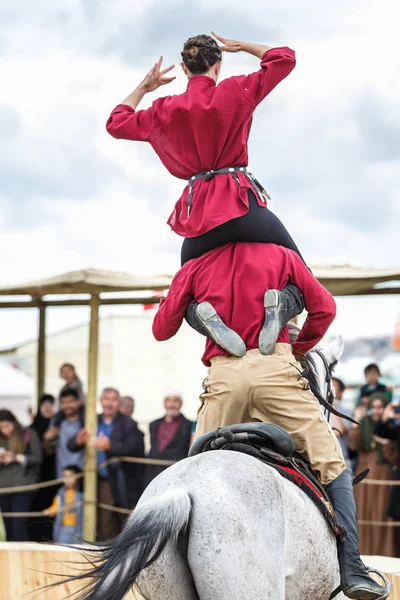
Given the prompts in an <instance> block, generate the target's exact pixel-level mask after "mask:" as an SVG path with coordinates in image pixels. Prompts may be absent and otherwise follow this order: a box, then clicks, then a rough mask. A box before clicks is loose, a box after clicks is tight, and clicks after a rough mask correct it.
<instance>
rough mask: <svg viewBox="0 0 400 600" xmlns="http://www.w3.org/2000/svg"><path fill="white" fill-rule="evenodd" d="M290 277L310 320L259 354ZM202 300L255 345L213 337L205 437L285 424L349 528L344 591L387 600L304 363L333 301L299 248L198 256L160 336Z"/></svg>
mask: <svg viewBox="0 0 400 600" xmlns="http://www.w3.org/2000/svg"><path fill="white" fill-rule="evenodd" d="M289 280H290V281H292V282H293V284H294V285H296V286H297V287H298V288H299V290H300V291H301V293H302V295H303V297H304V300H305V306H306V309H307V311H308V316H307V319H306V321H305V323H304V325H303V328H302V329H301V331H300V333H299V335H298V337H297V340H296V341H295V342H294V343H293V344H292V345H290V344H289V335H288V329H287V327H286V326H284V327H283V329H282V331H281V332H280V333H279V336H278V340H277V344H276V346H275V349H274V352H273V353H272V354H271V355H268V356H265V355H264V354H262V353H261V352H260V350H259V349H258V343H259V337H260V336H259V332H260V330H262V329H263V328H264V327H265V325H266V323H268V318H267V317H268V315H266V314H265V313H266V310H265V307H264V302H263V300H264V295H265V291H266V290H268V289H271V288H274V289H282V288H283V287H284V285H285V284H286V282H287V281H289ZM193 299H194V300H195V301H196V302H197V303H199V307H202V306H203V305H204V304H205V305H206V306H207V305H208V306H211V307H212V309H213V311H214V314H215V318H216V319H217V320H219V321H220V322H221V323H222V324H223V325H224V324H225V323H226V325H227V326H228V327H229V328H231V330H232V331H235V332H236V333H237V334H238V336H240V338H241V339H242V340H243V342H244V344H245V347H246V353H245V354H244V355H243V356H242V357H237V356H231V355H229V353H228V352H227V351H226V350H225V349H223V348H222V347H220V346H219V345H218V344H216V343H215V342H214V341H213V340H211V339H209V338H208V339H207V341H206V350H205V353H204V355H203V362H204V364H205V365H207V366H209V372H208V378H207V380H206V382H205V386H204V387H205V391H204V393H203V394H202V395H201V397H200V398H201V407H200V409H199V412H198V423H197V431H196V436H200V435H202V434H204V433H207V432H209V431H212V430H214V429H216V428H218V427H224V426H228V425H232V424H235V423H243V422H248V421H262V422H264V421H267V422H268V421H269V422H271V423H274V424H276V425H279V426H281V427H283V429H285V430H286V431H287V432H288V433H289V434H290V435H291V436H292V437H293V440H294V443H295V447H296V450H297V451H298V452H300V453H301V454H304V455H305V456H306V457H307V459H308V460H309V462H310V464H311V467H312V469H313V470H314V471H315V472H316V473H317V474H318V476H319V478H320V480H321V482H322V483H323V485H324V486H325V487H326V491H327V494H328V496H329V498H330V500H331V502H332V505H333V507H334V509H335V511H336V514H337V517H338V521H339V523H340V524H341V525H342V526H343V527H344V529H345V530H346V532H347V533H346V535H345V537H344V539H343V541H341V542H339V543H338V554H339V563H340V572H341V585H342V589H343V592H344V593H345V594H346V595H347V596H348V597H349V598H357V599H359V600H364V599H365V600H373V599H374V598H375V599H378V598H386V597H387V595H388V592H387V590H386V588H385V587H382V586H381V585H379V584H378V583H376V582H375V581H374V580H373V579H372V578H371V577H370V576H369V574H368V571H367V569H366V567H365V566H364V564H363V563H362V561H361V558H360V555H359V551H358V536H357V515H356V505H355V501H354V495H353V477H352V472H351V470H350V469H348V468H347V467H346V463H345V461H344V459H343V455H342V451H341V449H340V445H339V442H338V440H337V438H336V435H335V434H334V433H333V431H332V429H331V427H330V426H329V424H328V423H327V421H326V419H325V418H324V417H323V415H322V412H321V410H320V407H319V405H318V403H317V400H316V399H315V397H314V396H313V394H312V393H311V391H310V388H309V385H308V381H307V379H305V378H304V377H303V376H302V371H303V369H302V366H301V364H300V362H299V361H298V360H297V358H301V357H303V356H304V353H306V352H307V351H309V350H310V349H311V348H313V347H314V346H315V345H316V344H317V343H318V342H319V341H320V340H321V339H322V337H323V336H324V335H325V333H326V331H327V330H328V327H329V326H330V324H331V323H332V321H333V319H334V317H335V314H336V307H335V302H334V300H333V298H332V296H331V295H330V294H329V292H328V291H327V290H326V289H325V288H324V287H323V286H322V285H321V284H320V283H319V282H318V281H317V280H316V279H315V278H314V277H313V275H312V274H311V273H310V271H309V270H308V269H307V267H306V266H305V265H304V263H303V261H302V260H301V259H300V258H299V256H298V255H297V254H296V253H295V252H294V251H293V250H288V249H286V248H284V247H283V246H278V245H276V244H257V243H253V244H248V243H243V242H236V243H230V244H227V245H225V246H223V247H220V248H216V249H215V250H213V251H211V252H209V253H207V254H205V255H203V256H202V257H200V258H197V259H194V260H191V261H189V262H187V263H186V264H185V265H184V266H183V267H182V268H181V269H180V270H179V271H178V273H177V274H176V275H175V277H174V279H173V281H172V284H171V287H170V290H169V292H168V295H167V297H166V298H165V299H164V300H163V301H162V302H161V303H160V308H159V311H158V313H157V314H156V316H155V318H154V321H153V333H154V336H155V337H156V339H157V340H166V339H169V338H171V337H172V336H173V335H175V334H176V333H177V331H178V330H179V328H180V326H181V324H182V321H183V319H184V317H185V313H186V310H187V306H188V304H189V303H190V302H191V301H192V300H193ZM296 357H297V358H296Z"/></svg>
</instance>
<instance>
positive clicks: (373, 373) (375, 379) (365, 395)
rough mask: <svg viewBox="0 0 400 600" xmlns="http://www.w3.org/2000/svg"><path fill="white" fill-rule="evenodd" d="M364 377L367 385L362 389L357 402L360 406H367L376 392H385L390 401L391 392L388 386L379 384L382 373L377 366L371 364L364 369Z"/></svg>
mask: <svg viewBox="0 0 400 600" xmlns="http://www.w3.org/2000/svg"><path fill="white" fill-rule="evenodd" d="M364 375H365V380H366V382H367V383H365V384H364V385H363V386H362V387H361V388H360V397H359V400H358V402H357V404H358V406H360V405H361V406H367V405H368V402H369V397H370V396H371V395H372V394H375V393H376V392H385V393H386V394H388V397H389V399H390V392H389V390H388V389H387V387H386V385H385V384H384V383H379V378H380V376H381V372H380V370H379V367H378V365H377V364H375V363H371V364H370V365H367V366H366V367H365V369H364Z"/></svg>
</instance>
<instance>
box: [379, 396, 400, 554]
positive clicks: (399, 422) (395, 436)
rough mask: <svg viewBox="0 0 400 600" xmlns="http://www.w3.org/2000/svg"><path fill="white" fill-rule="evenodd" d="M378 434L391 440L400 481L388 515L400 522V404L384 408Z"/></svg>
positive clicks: (398, 539)
mask: <svg viewBox="0 0 400 600" xmlns="http://www.w3.org/2000/svg"><path fill="white" fill-rule="evenodd" d="M375 433H376V435H378V436H379V437H380V438H383V439H385V440H390V441H391V442H392V444H393V446H394V448H393V449H392V462H393V463H394V464H395V469H394V472H393V479H394V480H395V481H398V482H399V485H394V486H393V487H392V488H391V491H390V500H389V509H388V516H389V519H391V520H392V521H397V522H400V406H399V405H398V404H397V405H394V404H388V405H387V406H386V408H385V410H384V413H383V416H382V421H381V422H380V423H378V425H377V427H376V429H375ZM394 538H395V554H394V556H396V557H397V558H400V527H395V528H394Z"/></svg>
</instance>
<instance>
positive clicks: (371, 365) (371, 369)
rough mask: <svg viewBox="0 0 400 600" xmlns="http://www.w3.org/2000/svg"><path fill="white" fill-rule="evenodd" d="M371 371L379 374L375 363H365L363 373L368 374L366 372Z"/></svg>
mask: <svg viewBox="0 0 400 600" xmlns="http://www.w3.org/2000/svg"><path fill="white" fill-rule="evenodd" d="M371 371H378V375H380V374H381V372H380V370H379V367H378V365H377V364H376V363H371V364H370V365H367V366H366V367H365V369H364V374H365V375H368V373H371Z"/></svg>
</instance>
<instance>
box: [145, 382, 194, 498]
mask: <svg viewBox="0 0 400 600" xmlns="http://www.w3.org/2000/svg"><path fill="white" fill-rule="evenodd" d="M182 404H183V401H182V398H181V397H180V396H178V395H175V394H174V395H172V394H171V395H168V396H166V397H165V398H164V408H165V415H164V416H163V417H162V418H161V419H157V420H156V421H153V422H152V423H150V444H151V446H150V452H149V455H148V458H156V459H161V460H173V461H178V460H182V459H183V458H186V457H187V455H188V453H189V448H190V443H191V438H192V428H193V423H192V421H189V419H186V417H184V416H183V414H182V413H181V408H182ZM166 468H167V467H166V466H163V465H147V466H146V470H145V485H146V486H147V485H148V484H149V483H150V481H151V480H152V479H154V477H157V475H158V474H159V473H161V472H162V471H164V469H166Z"/></svg>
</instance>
